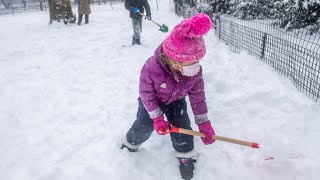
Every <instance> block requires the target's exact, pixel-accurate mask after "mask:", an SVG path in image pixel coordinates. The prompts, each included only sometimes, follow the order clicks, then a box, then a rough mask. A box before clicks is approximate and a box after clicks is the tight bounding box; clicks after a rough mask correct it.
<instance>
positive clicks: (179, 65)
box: [170, 59, 199, 71]
mask: <svg viewBox="0 0 320 180" xmlns="http://www.w3.org/2000/svg"><path fill="white" fill-rule="evenodd" d="M198 62H199V61H194V62H178V61H173V60H171V59H170V65H171V67H172V68H173V69H174V70H177V71H182V69H183V67H184V66H191V65H193V64H195V63H198Z"/></svg>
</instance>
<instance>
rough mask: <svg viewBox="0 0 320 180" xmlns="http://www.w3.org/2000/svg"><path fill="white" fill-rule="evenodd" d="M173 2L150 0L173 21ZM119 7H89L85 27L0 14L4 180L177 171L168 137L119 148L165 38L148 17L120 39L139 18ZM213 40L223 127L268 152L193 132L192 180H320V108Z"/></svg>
mask: <svg viewBox="0 0 320 180" xmlns="http://www.w3.org/2000/svg"><path fill="white" fill-rule="evenodd" d="M168 4H169V3H168V0H165V1H161V2H160V5H159V11H157V10H156V9H157V6H156V1H155V0H152V1H150V5H151V10H152V14H153V18H154V20H155V21H157V22H159V23H160V24H162V23H164V24H166V25H168V27H169V28H170V29H172V28H173V26H174V25H175V24H177V23H178V22H180V21H181V20H182V18H180V17H177V16H175V15H174V13H172V12H169V5H168ZM113 8H114V9H113V10H111V6H110V5H109V4H106V5H101V6H98V5H95V6H92V15H91V16H90V24H88V25H83V26H77V25H68V26H65V25H64V24H63V23H57V22H54V23H53V24H52V25H48V24H47V23H48V21H49V15H48V14H46V13H45V12H33V13H24V14H18V15H15V16H12V15H6V16H0V27H1V29H0V42H1V43H0V52H1V53H0V143H1V144H0V179H1V180H62V179H63V180H79V179H81V180H93V179H95V180H99V179H104V180H105V179H112V180H128V179H130V180H150V179H156V180H163V179H180V174H179V171H178V162H177V161H176V159H175V158H174V153H173V149H172V147H171V142H170V139H169V136H159V135H157V134H155V133H154V134H153V135H152V137H151V138H150V139H149V141H147V142H146V143H145V144H143V146H142V149H141V151H140V152H138V153H129V152H127V151H122V150H120V149H119V146H120V140H121V138H122V137H123V136H124V134H125V133H126V131H127V130H128V128H129V127H130V126H131V123H132V122H133V121H134V119H135V114H136V110H137V97H138V79H139V72H140V68H141V66H142V65H143V63H144V62H145V61H146V59H147V58H148V57H150V56H151V55H152V54H153V51H154V49H155V48H156V47H157V46H158V45H159V44H160V43H161V42H162V40H163V39H164V38H165V36H166V34H164V33H162V32H160V31H158V28H157V26H155V25H154V24H153V23H151V22H147V21H144V22H143V34H142V35H143V37H142V43H143V45H142V46H134V47H130V46H127V47H123V45H130V43H131V37H132V28H131V21H130V18H129V17H128V12H127V11H126V10H125V9H124V7H123V4H122V3H118V4H114V6H113ZM73 10H74V11H75V12H76V10H77V9H73ZM206 41H207V45H208V48H207V55H206V57H205V58H204V59H203V62H202V65H203V68H204V76H205V77H204V78H205V83H206V95H207V102H208V106H209V117H210V118H211V120H212V122H213V125H214V127H215V130H216V133H217V134H219V135H222V136H228V137H233V138H238V139H243V140H248V141H255V142H258V143H260V144H261V147H262V148H261V150H257V149H251V148H247V147H241V146H238V145H232V144H228V143H223V142H216V143H214V144H213V145H209V146H205V145H203V144H202V142H201V140H200V139H199V138H195V146H196V150H197V151H198V152H199V157H198V162H197V164H196V174H195V178H194V179H195V180H200V179H201V180H204V179H216V180H231V179H237V180H248V179H252V180H257V179H259V180H317V179H319V178H320V172H319V169H320V161H319V160H320V158H319V154H320V150H319V149H320V145H319V142H318V141H317V138H319V137H320V107H319V105H318V104H315V103H313V102H312V101H311V100H309V99H308V98H307V97H305V96H304V95H303V94H301V93H299V92H298V91H297V90H296V89H295V88H294V86H293V85H292V83H291V82H290V81H289V80H287V79H285V78H283V77H281V76H279V75H278V74H277V73H276V72H275V71H273V70H272V68H270V67H269V66H268V65H266V64H264V63H263V62H261V61H259V60H257V59H255V58H254V57H251V56H249V55H247V54H246V53H241V54H234V53H232V52H230V51H229V50H228V48H227V47H226V46H225V45H223V43H220V42H219V41H218V40H217V39H216V37H215V36H214V32H213V31H211V32H210V33H209V34H208V35H207V36H206ZM190 115H191V116H190V117H192V112H191V111H190ZM193 127H194V129H195V130H197V128H196V126H195V125H194V124H193ZM267 155H272V156H274V157H275V160H272V161H265V160H264V157H265V156H267Z"/></svg>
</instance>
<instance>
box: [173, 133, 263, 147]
mask: <svg viewBox="0 0 320 180" xmlns="http://www.w3.org/2000/svg"><path fill="white" fill-rule="evenodd" d="M178 129H179V133H182V134H188V135H192V136H199V137H206V135H204V134H203V133H201V132H197V131H192V130H188V129H183V128H178ZM212 139H214V140H218V141H224V142H228V143H233V144H239V145H243V146H249V147H252V148H259V145H258V144H257V143H254V142H248V141H242V140H239V139H233V138H228V137H223V136H217V135H213V136H212Z"/></svg>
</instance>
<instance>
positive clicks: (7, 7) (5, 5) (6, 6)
mask: <svg viewBox="0 0 320 180" xmlns="http://www.w3.org/2000/svg"><path fill="white" fill-rule="evenodd" d="M1 1H2V4H3V5H4V7H5V8H6V9H9V6H8V5H7V4H6V3H5V2H4V0H1Z"/></svg>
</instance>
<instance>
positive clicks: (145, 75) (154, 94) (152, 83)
mask: <svg viewBox="0 0 320 180" xmlns="http://www.w3.org/2000/svg"><path fill="white" fill-rule="evenodd" d="M161 46H162V44H161V45H160V46H159V47H158V48H157V49H156V50H155V52H154V55H153V56H152V57H150V58H149V59H148V61H147V62H146V63H145V64H144V66H143V67H142V70H141V76H140V84H139V93H140V98H141V100H142V102H143V104H144V107H145V108H146V110H147V111H148V113H149V115H150V117H151V118H155V117H158V116H160V115H162V114H163V112H162V110H161V109H160V108H159V103H161V104H166V105H168V104H170V103H172V102H174V101H177V100H179V99H182V98H184V97H186V96H187V95H189V100H190V104H191V107H192V111H193V113H194V115H195V121H196V123H197V124H200V123H203V122H206V121H208V117H207V112H208V109H207V104H206V101H205V100H206V98H205V93H204V82H203V77H202V68H201V69H200V71H199V73H198V74H196V75H195V76H192V77H187V76H183V75H181V74H180V73H179V74H178V79H179V80H175V78H174V75H173V73H172V72H171V70H170V69H169V67H167V66H166V65H165V64H164V61H163V59H162V57H161V55H160V52H161Z"/></svg>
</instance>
